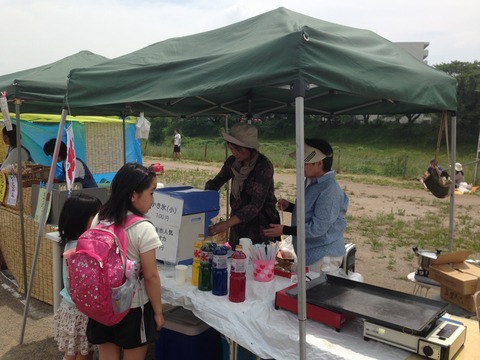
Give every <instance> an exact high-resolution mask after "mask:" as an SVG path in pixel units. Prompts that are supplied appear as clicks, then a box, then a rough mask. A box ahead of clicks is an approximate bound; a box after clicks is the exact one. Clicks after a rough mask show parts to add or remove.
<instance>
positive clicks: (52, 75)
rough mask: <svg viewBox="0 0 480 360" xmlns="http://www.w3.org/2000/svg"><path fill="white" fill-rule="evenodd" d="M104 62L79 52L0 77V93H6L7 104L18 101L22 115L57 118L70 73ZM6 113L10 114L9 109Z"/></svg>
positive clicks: (88, 53)
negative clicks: (47, 114)
mask: <svg viewBox="0 0 480 360" xmlns="http://www.w3.org/2000/svg"><path fill="white" fill-rule="evenodd" d="M106 60H109V59H108V58H106V57H104V56H101V55H96V54H94V53H92V52H90V51H85V50H84V51H80V52H78V53H77V54H74V55H70V56H67V57H66V58H63V59H61V60H58V61H56V62H54V63H51V64H47V65H43V66H39V67H35V68H32V69H27V70H22V71H18V72H14V73H11V74H7V75H2V76H0V90H1V91H6V92H7V98H8V99H9V100H13V99H20V100H22V107H21V109H22V112H30V113H37V112H40V113H45V112H48V113H53V114H58V113H60V111H61V108H62V104H63V100H64V96H65V91H66V89H67V76H68V74H69V72H70V70H72V69H73V68H83V67H89V66H93V65H97V64H99V63H101V62H104V61H106ZM10 110H13V106H12V107H11V108H10Z"/></svg>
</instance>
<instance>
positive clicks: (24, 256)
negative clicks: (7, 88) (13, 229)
mask: <svg viewBox="0 0 480 360" xmlns="http://www.w3.org/2000/svg"><path fill="white" fill-rule="evenodd" d="M20 105H21V100H20V99H15V118H16V126H17V146H18V148H21V147H22V137H21V124H20ZM23 160H28V159H22V152H21V151H19V152H18V167H17V169H21V168H22V161H23ZM17 178H18V194H17V196H18V198H17V199H18V202H19V204H20V238H21V241H22V272H23V288H24V289H26V288H27V286H28V285H27V284H28V283H27V249H26V245H25V219H24V218H23V216H24V204H23V178H22V172H21V171H18V173H17ZM25 295H26V293H25Z"/></svg>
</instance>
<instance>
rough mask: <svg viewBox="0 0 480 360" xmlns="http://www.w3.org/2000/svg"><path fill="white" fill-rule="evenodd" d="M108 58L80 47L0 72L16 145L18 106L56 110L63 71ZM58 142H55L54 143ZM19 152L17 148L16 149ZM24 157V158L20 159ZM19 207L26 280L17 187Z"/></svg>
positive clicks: (35, 110) (34, 110)
mask: <svg viewBox="0 0 480 360" xmlns="http://www.w3.org/2000/svg"><path fill="white" fill-rule="evenodd" d="M106 60H108V58H106V57H104V56H101V55H97V54H94V53H92V52H90V51H80V52H79V53H77V54H74V55H71V56H68V57H66V58H63V59H61V60H58V61H56V62H54V63H51V64H47V65H43V66H39V67H35V68H32V69H27V70H22V71H18V72H15V73H11V74H7V75H2V76H0V91H2V92H6V95H7V100H8V103H9V110H10V112H15V115H16V116H15V117H16V126H17V146H19V147H20V146H21V145H22V140H21V136H20V135H21V121H20V109H21V110H22V111H23V112H24V113H25V112H28V113H44V114H58V112H59V110H60V109H61V108H62V105H63V100H64V96H65V91H66V88H67V75H68V74H69V72H70V70H72V69H73V68H83V67H89V66H93V65H97V64H99V63H101V62H104V61H106ZM63 126H64V123H63V124H62V126H60V127H59V131H58V135H57V143H59V139H61V135H62V133H63ZM58 145H59V144H58ZM59 149H60V147H59V146H58V149H57V147H56V149H55V153H54V156H52V166H51V170H50V175H49V183H50V184H51V183H53V181H52V180H53V175H54V171H55V164H56V162H55V160H54V159H57V155H58V151H59ZM19 154H20V152H19ZM23 160H26V159H23ZM21 162H22V159H21V156H19V159H18V167H19V168H21V166H20V164H21ZM18 183H19V184H22V174H21V172H19V173H18ZM50 194H51V186H50V187H49V189H48V195H47V198H49V197H50ZM18 196H19V198H20V201H19V203H20V204H19V205H20V206H19V210H20V230H21V231H20V236H21V240H22V253H23V256H22V258H23V264H24V271H23V273H24V276H23V277H24V279H23V281H24V284H27V277H26V265H25V264H26V259H25V231H24V222H23V213H24V204H23V188H22V186H19V187H18ZM45 222H46V214H44V216H43V217H42V218H41V220H40V224H39V229H38V237H37V246H36V250H35V255H34V261H33V266H32V269H31V271H30V273H31V275H30V283H28V285H29V286H28V290H27V303H26V306H25V316H24V322H23V326H22V333H21V336H20V343H22V342H23V335H24V326H25V321H26V314H27V313H28V304H29V299H30V293H31V288H32V282H33V277H34V273H35V264H36V259H37V256H38V248H39V245H40V241H39V239H40V238H41V236H42V234H43V230H44V226H45Z"/></svg>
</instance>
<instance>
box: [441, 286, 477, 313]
mask: <svg viewBox="0 0 480 360" xmlns="http://www.w3.org/2000/svg"><path fill="white" fill-rule="evenodd" d="M440 297H441V298H442V299H443V300H446V301H448V302H449V303H452V304H455V305H457V306H460V307H461V308H463V309H465V310H467V311H470V312H475V302H474V300H473V295H461V294H459V293H457V292H456V291H455V290H452V289H449V288H448V287H446V286H445V285H442V286H441V287H440Z"/></svg>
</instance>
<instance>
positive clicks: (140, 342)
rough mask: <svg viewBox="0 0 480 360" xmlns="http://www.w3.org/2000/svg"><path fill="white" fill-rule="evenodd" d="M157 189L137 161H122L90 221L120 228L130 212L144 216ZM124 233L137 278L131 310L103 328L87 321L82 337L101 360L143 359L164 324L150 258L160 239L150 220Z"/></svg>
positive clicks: (150, 174)
mask: <svg viewBox="0 0 480 360" xmlns="http://www.w3.org/2000/svg"><path fill="white" fill-rule="evenodd" d="M156 187H157V178H156V174H155V173H154V172H153V171H150V170H149V169H147V168H146V167H144V166H142V165H140V164H136V163H128V164H125V165H124V166H122V167H121V168H120V170H119V171H118V172H117V174H116V175H115V177H114V178H113V180H112V188H111V196H110V198H109V200H108V201H107V202H106V203H105V205H104V206H103V207H102V208H101V209H100V212H99V213H98V215H97V216H96V217H95V219H94V221H93V224H92V225H97V224H102V223H103V224H105V226H108V225H111V224H115V225H117V226H124V224H125V221H126V219H127V217H129V216H130V215H131V214H134V215H137V216H142V217H144V215H145V214H146V213H147V212H148V210H149V209H150V207H151V206H152V203H153V193H154V191H155V189H156ZM125 231H126V234H127V238H128V246H127V257H128V259H129V260H132V261H135V262H136V263H137V264H138V265H139V267H140V274H141V280H140V282H139V287H138V291H136V292H135V295H134V296H133V300H132V305H131V306H130V311H129V312H128V313H127V314H126V316H125V317H124V318H123V319H122V320H121V321H120V322H118V323H117V324H115V325H111V326H107V325H104V324H102V323H100V322H98V321H96V320H93V319H89V321H88V325H87V337H88V340H89V341H90V342H91V343H92V344H97V345H98V349H99V353H100V359H118V360H120V359H121V358H122V359H123V360H137V359H138V360H140V359H145V356H146V354H147V350H148V348H147V345H148V344H149V343H152V342H155V341H156V340H157V337H158V331H159V330H160V329H161V328H162V327H163V325H164V323H165V320H164V318H163V313H162V299H161V285H160V276H159V274H158V270H157V260H156V256H155V250H156V249H157V248H158V247H160V246H162V242H161V241H160V238H159V236H158V233H157V231H156V229H155V226H154V225H153V224H152V223H151V222H149V221H140V222H136V223H135V224H134V225H132V226H130V227H128V228H127V229H126V230H125ZM122 353H123V357H121V356H122Z"/></svg>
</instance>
